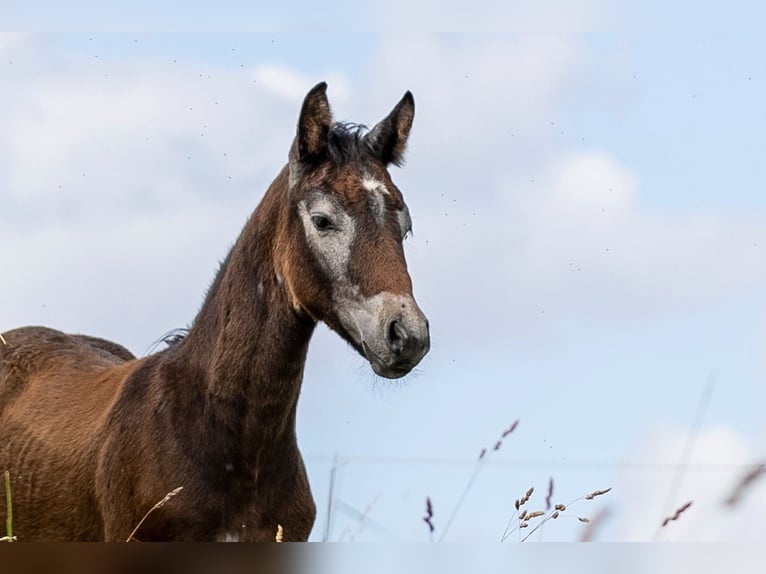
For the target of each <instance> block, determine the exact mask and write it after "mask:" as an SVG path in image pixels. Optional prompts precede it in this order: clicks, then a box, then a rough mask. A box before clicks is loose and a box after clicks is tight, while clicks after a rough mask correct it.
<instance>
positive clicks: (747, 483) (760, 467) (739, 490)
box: [725, 463, 766, 506]
mask: <svg viewBox="0 0 766 574" xmlns="http://www.w3.org/2000/svg"><path fill="white" fill-rule="evenodd" d="M764 475H766V463H761V464H757V465H755V466H754V467H753V468H752V469H751V470H749V471H748V472H747V473H746V474H745V475H744V476H743V477H742V478H741V479H740V481H739V482H738V483H737V486H736V487H735V488H734V490H732V492H731V494H730V495H729V497H728V498H727V499H726V501H725V502H726V504H728V505H729V506H736V505H737V504H738V503H739V501H740V500H742V497H743V496H744V495H745V493H746V492H747V491H748V490H749V489H750V488H751V487H752V486H753V484H754V483H755V482H756V481H757V480H758V479H759V478H761V477H763V476H764Z"/></svg>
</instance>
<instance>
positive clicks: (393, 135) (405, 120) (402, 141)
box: [364, 92, 415, 165]
mask: <svg viewBox="0 0 766 574" xmlns="http://www.w3.org/2000/svg"><path fill="white" fill-rule="evenodd" d="M414 117H415V98H413V97H412V94H411V93H410V92H407V93H406V94H404V97H403V98H402V99H401V100H400V101H399V103H398V104H396V107H394V109H393V110H392V111H391V113H390V114H388V116H387V117H386V118H385V119H384V120H383V121H381V122H380V123H379V124H377V125H376V126H375V127H374V128H372V129H371V130H370V132H369V133H368V134H367V135H366V136H364V141H365V142H366V143H367V145H368V146H370V149H371V150H372V152H373V154H375V156H376V157H378V158H379V159H380V160H381V161H382V162H383V163H385V164H386V165H388V164H390V163H393V164H394V165H401V164H402V162H403V161H404V150H405V149H406V147H407V137H408V136H409V135H410V128H412V120H413V118H414Z"/></svg>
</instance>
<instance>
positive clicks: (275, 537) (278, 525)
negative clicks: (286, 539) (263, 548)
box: [274, 524, 284, 542]
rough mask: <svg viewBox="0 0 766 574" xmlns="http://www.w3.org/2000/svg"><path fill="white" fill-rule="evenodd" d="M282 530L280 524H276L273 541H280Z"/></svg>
mask: <svg viewBox="0 0 766 574" xmlns="http://www.w3.org/2000/svg"><path fill="white" fill-rule="evenodd" d="M283 533H284V531H283V530H282V525H281V524H277V534H276V536H274V542H282V534H283Z"/></svg>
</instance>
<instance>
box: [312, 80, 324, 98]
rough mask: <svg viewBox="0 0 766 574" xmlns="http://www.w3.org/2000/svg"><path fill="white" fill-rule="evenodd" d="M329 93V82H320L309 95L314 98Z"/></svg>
mask: <svg viewBox="0 0 766 574" xmlns="http://www.w3.org/2000/svg"><path fill="white" fill-rule="evenodd" d="M326 91H327V82H319V83H318V84H317V85H316V86H314V87H313V88H311V90H309V93H308V94H307V95H309V96H313V95H314V94H319V93H322V94H323V93H325V92H326Z"/></svg>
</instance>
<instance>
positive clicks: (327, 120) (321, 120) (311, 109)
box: [290, 82, 332, 162]
mask: <svg viewBox="0 0 766 574" xmlns="http://www.w3.org/2000/svg"><path fill="white" fill-rule="evenodd" d="M331 125H332V112H331V111H330V103H329V102H328V101H327V83H325V82H320V83H318V84H317V85H316V86H314V87H313V88H311V90H310V91H309V93H308V94H306V98H305V99H304V100H303V107H302V108H301V115H300V118H299V119H298V133H297V134H296V136H295V142H294V143H293V149H291V150H290V161H291V162H292V161H298V162H305V161H311V160H312V159H316V158H319V157H321V156H322V155H323V154H324V152H325V150H326V149H327V137H328V134H329V132H330V126H331Z"/></svg>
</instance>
